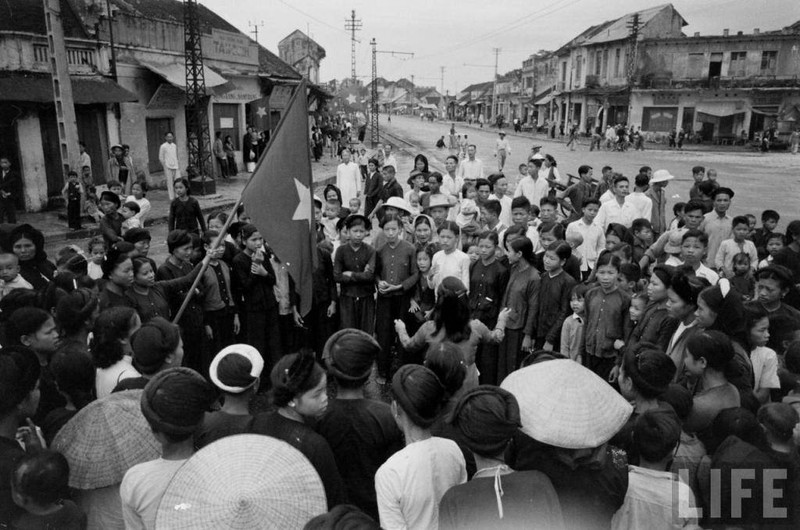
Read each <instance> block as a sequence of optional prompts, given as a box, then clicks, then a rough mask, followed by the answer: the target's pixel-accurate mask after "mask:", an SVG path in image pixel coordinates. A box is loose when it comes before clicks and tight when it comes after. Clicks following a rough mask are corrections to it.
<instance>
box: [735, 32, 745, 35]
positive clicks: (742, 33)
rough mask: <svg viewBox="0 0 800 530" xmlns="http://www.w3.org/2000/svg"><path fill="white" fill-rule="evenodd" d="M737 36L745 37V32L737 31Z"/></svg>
mask: <svg viewBox="0 0 800 530" xmlns="http://www.w3.org/2000/svg"><path fill="white" fill-rule="evenodd" d="M736 34H737V35H744V31H737V32H736Z"/></svg>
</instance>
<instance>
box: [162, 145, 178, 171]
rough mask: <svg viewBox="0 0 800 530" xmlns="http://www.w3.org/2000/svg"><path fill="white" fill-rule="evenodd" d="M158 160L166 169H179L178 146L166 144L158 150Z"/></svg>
mask: <svg viewBox="0 0 800 530" xmlns="http://www.w3.org/2000/svg"><path fill="white" fill-rule="evenodd" d="M158 160H159V161H160V162H161V165H162V166H164V169H178V146H177V145H176V144H175V143H174V142H173V143H169V142H164V143H163V144H161V147H160V148H159V150H158Z"/></svg>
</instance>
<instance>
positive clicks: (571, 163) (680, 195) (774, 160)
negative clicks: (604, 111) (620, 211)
mask: <svg viewBox="0 0 800 530" xmlns="http://www.w3.org/2000/svg"><path fill="white" fill-rule="evenodd" d="M381 127H382V130H386V131H388V132H389V133H391V134H396V135H398V136H400V137H402V138H405V139H406V140H408V141H411V142H413V143H415V144H416V145H418V146H422V147H421V151H422V152H423V153H424V154H425V155H426V156H428V158H429V159H430V160H431V163H432V164H434V165H436V166H437V167H443V166H444V160H445V159H446V158H447V155H448V154H449V153H448V151H447V149H441V150H440V149H436V148H435V147H434V144H435V143H436V140H437V139H438V138H439V137H440V136H442V135H445V136H446V135H447V134H449V129H450V123H449V122H433V123H430V122H427V121H425V122H422V121H420V120H419V118H414V117H403V116H393V117H392V122H391V123H387V122H386V120H385V118H384V117H383V116H381ZM456 133H458V134H462V135H463V134H467V135H469V140H470V141H471V143H474V144H475V145H476V146H477V147H478V155H477V156H478V158H480V159H482V160H483V161H484V165H485V167H486V168H487V169H489V170H494V169H495V168H496V164H497V163H496V161H495V158H494V156H493V154H494V144H495V140H496V139H497V129H488V128H485V129H482V130H481V129H477V128H470V127H467V126H465V125H463V124H459V123H456ZM509 142H510V143H511V151H512V156H511V157H510V158H509V160H508V161H507V162H506V168H505V173H506V174H509V175H516V174H517V173H518V171H517V167H518V166H519V164H520V163H522V162H523V161H525V159H526V157H527V155H528V154H529V153H530V148H531V146H532V145H534V144H538V145H542V146H543V147H542V151H541V152H542V153H549V154H551V155H553V156H554V157H555V158H556V160H557V161H558V167H559V171H560V172H561V173H562V174H563V173H572V174H575V175H577V173H578V166H580V165H581V164H589V165H591V166H592V167H594V168H595V175H599V174H600V168H602V167H603V166H605V165H609V166H611V167H613V168H614V170H615V171H619V172H621V173H622V174H624V175H627V176H629V177H633V176H635V175H636V174H637V173H638V170H639V168H640V167H641V166H644V165H648V166H650V167H652V168H653V169H654V170H657V169H668V170H669V171H670V172H671V173H672V174H673V175H675V177H676V179H675V180H674V181H672V182H671V183H670V185H669V187H668V188H667V196H668V197H670V199H669V204H668V210H667V211H668V215H671V206H672V204H674V203H675V202H677V201H686V200H687V199H688V195H689V188H690V187H691V185H692V184H691V182H692V171H691V168H692V167H693V166H696V165H702V166H705V167H706V168H707V169H709V168H713V169H716V170H717V173H718V175H719V177H718V180H719V181H720V182H721V183H722V184H723V185H726V186H730V187H731V188H732V189H733V190H734V191H735V192H736V194H737V195H736V197H735V198H734V200H733V204H732V207H731V213H733V214H734V215H738V214H745V213H752V214H754V215H756V217H757V218H760V214H761V211H762V210H764V209H767V208H771V209H776V210H777V211H778V212H780V213H781V214H782V215H783V220H782V222H781V225H780V226H781V227H785V226H786V223H787V222H788V221H789V220H792V219H800V208H798V202H799V201H800V155H795V156H793V155H791V154H789V153H768V154H761V153H740V152H713V151H683V152H677V151H666V150H648V151H644V152H641V151H628V152H625V153H620V152H614V151H611V152H608V151H591V152H590V151H589V148H588V142H587V145H582V146H579V147H578V149H577V150H576V151H570V150H569V149H567V148H566V147H565V145H564V144H563V143H561V142H554V141H551V140H549V139H545V138H544V137H542V136H539V137H536V138H534V139H531V138H525V137H518V136H514V135H510V136H509ZM398 180H401V179H398ZM403 180H404V179H403Z"/></svg>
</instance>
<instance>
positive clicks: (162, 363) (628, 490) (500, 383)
mask: <svg viewBox="0 0 800 530" xmlns="http://www.w3.org/2000/svg"><path fill="white" fill-rule="evenodd" d="M500 139H501V140H502V136H501V138H500ZM501 145H503V144H502V143H501V142H498V146H501ZM312 147H313V146H312ZM501 150H505V148H502V149H501V148H500V147H498V149H497V150H496V151H495V155H504V156H502V157H501V156H497V158H498V165H499V167H498V168H492V169H491V170H489V169H488V168H487V167H486V166H485V165H484V163H483V162H482V161H481V159H480V158H478V156H477V147H476V146H475V145H471V144H467V145H466V146H465V148H464V150H463V155H462V154H461V150H460V149H458V152H456V153H454V154H452V155H450V156H449V157H448V158H447V160H446V163H445V170H444V172H441V173H440V172H438V171H435V170H434V169H433V168H432V167H431V164H429V161H428V159H427V158H426V157H425V156H424V155H422V154H419V155H417V156H416V157H415V159H414V167H413V169H412V170H411V171H410V173H409V174H408V177H407V178H404V180H405V184H406V185H405V186H404V185H402V184H400V182H399V181H398V180H399V179H398V176H399V175H398V164H397V158H396V156H395V155H394V154H393V153H392V148H391V146H390V145H381V146H379V148H378V149H376V150H372V151H371V152H368V151H367V150H366V149H364V150H363V152H361V153H360V154H356V153H351V152H350V150H349V149H348V148H342V150H341V164H340V165H339V167H338V168H337V176H336V184H330V185H328V186H326V187H325V189H324V191H323V194H322V196H321V197H315V199H314V208H315V217H316V225H315V234H316V241H317V245H316V253H317V260H316V263H315V266H314V270H313V279H312V283H313V297H312V300H311V304H310V306H311V309H310V311H309V312H307V313H306V314H301V312H300V308H301V307H302V305H303V304H301V303H300V302H301V301H300V300H299V298H298V295H297V292H296V289H295V284H294V283H295V278H292V276H291V275H290V274H289V272H288V269H287V267H286V266H285V265H284V264H283V263H282V262H281V260H280V257H279V256H277V255H275V253H274V252H273V251H272V250H271V249H270V247H269V245H268V242H265V241H264V239H263V237H262V236H261V234H260V233H259V230H258V227H256V226H254V225H252V224H250V223H249V218H248V215H247V212H246V211H244V209H243V208H239V209H238V210H237V212H236V220H235V222H231V223H228V221H229V219H228V218H227V216H226V215H225V214H216V215H209V216H205V215H204V214H203V212H202V211H201V210H200V207H199V204H197V201H196V200H194V199H193V198H192V197H191V195H190V189H189V186H188V183H186V181H185V180H184V179H180V178H178V179H175V180H174V182H173V187H174V193H175V199H174V200H173V202H172V205H171V207H170V219H169V230H170V231H169V234H168V236H167V245H168V250H169V256H168V258H167V259H166V260H165V261H164V262H163V263H160V264H159V263H155V261H154V260H153V259H152V258H151V257H149V256H148V253H149V247H150V241H151V236H150V233H149V232H148V230H146V229H145V228H143V227H142V226H127V227H125V228H123V226H124V223H126V222H127V221H128V220H130V219H131V218H133V217H134V215H132V214H134V213H141V212H142V210H144V208H143V207H142V206H141V205H140V204H139V203H137V202H135V201H136V200H142V199H144V194H145V192H146V187H142V186H143V184H142V183H140V182H136V183H134V184H132V186H131V191H133V200H131V199H130V198H128V199H126V201H125V202H123V201H122V200H121V199H120V196H119V195H118V193H120V194H121V193H123V191H124V190H122V189H112V190H108V191H104V192H103V193H102V195H101V197H100V200H99V209H100V213H101V214H102V216H101V217H100V227H101V234H102V235H101V236H99V237H97V238H94V239H92V240H91V241H90V242H89V244H88V246H87V248H85V249H78V248H74V247H66V248H64V249H62V250H60V251H59V252H58V255H57V257H56V258H57V259H56V260H55V262H53V261H51V260H50V259H49V258H48V257H47V255H46V254H45V252H44V237H43V235H42V233H41V232H40V231H39V230H37V229H36V228H35V227H33V226H30V225H19V226H16V227H14V228H13V229H12V230H11V231H10V232H7V233H5V232H0V248H1V249H2V253H0V281H1V282H2V286H0V296H1V298H0V344H2V349H1V350H0V389H2V391H1V392H0V403H1V404H2V405H1V406H0V525H5V526H6V527H11V528H86V527H88V528H103V529H113V528H127V529H133V528H136V529H138V528H148V529H149V528H169V527H173V525H174V526H175V527H178V526H180V525H183V526H180V527H195V528H205V527H222V526H223V525H224V524H225V522H226V521H227V522H229V521H231V520H234V519H237V520H239V521H244V522H243V523H242V524H244V526H247V527H254V528H255V527H274V526H275V525H278V526H279V527H281V528H294V527H297V528H303V527H306V528H379V527H380V528H386V529H395V528H398V529H399V528H437V527H440V528H487V527H496V528H520V527H523V526H526V527H527V526H531V527H535V528H548V529H550V528H570V529H572V528H615V529H617V528H619V529H622V528H641V527H647V526H653V527H656V528H667V527H670V528H671V527H684V526H688V527H691V526H692V525H694V527H696V528H699V527H706V528H708V527H712V528H722V527H726V525H728V526H729V525H735V526H736V527H740V528H761V527H763V525H767V527H770V528H773V527H774V528H795V527H796V525H797V521H798V519H797V517H798V514H797V510H798V509H800V474H798V473H800V454H799V453H798V444H800V428H798V422H800V417H799V416H798V409H800V311H799V310H798V307H800V296H798V292H797V285H798V284H799V283H800V220H792V221H791V222H789V223H787V224H786V230H785V233H779V232H776V228H777V226H778V224H779V222H780V219H781V216H780V214H779V213H778V212H775V211H772V210H767V211H765V212H762V213H761V216H760V217H761V226H760V227H757V226H756V224H757V223H756V221H757V219H756V217H755V216H754V215H739V216H731V215H730V214H729V213H728V210H729V209H730V206H731V203H732V201H733V200H734V196H735V193H734V190H733V189H731V187H728V186H726V184H727V183H726V182H725V181H724V177H721V176H719V175H718V174H717V173H716V172H715V171H714V170H713V169H709V170H708V171H706V169H705V168H703V167H700V166H698V167H695V168H694V170H693V185H692V187H691V189H690V190H689V194H688V195H689V197H690V200H689V201H688V202H686V203H679V204H676V205H675V207H674V208H673V210H672V213H673V216H671V217H670V218H668V217H667V212H666V211H665V210H666V202H667V201H666V195H665V188H666V187H667V186H668V185H669V184H670V182H671V181H672V180H674V176H673V175H672V174H670V172H669V171H667V170H663V169H659V170H657V171H652V170H651V168H649V167H642V168H641V169H640V170H639V172H638V174H636V175H635V177H633V178H629V177H627V176H624V175H623V174H621V173H619V172H616V171H614V169H613V168H611V167H604V168H602V169H601V174H602V177H601V178H600V179H599V180H596V179H595V178H594V176H593V175H594V168H592V167H590V166H588V165H583V166H580V167H579V168H578V170H577V173H578V176H577V177H572V176H570V175H568V174H566V173H562V172H560V171H559V167H558V163H557V161H556V159H555V158H554V157H553V156H551V155H549V154H542V153H539V148H538V146H537V148H534V149H533V150H532V152H531V153H529V154H527V161H526V162H525V163H524V164H521V165H520V166H519V168H518V171H519V173H518V174H517V175H513V176H512V175H510V174H506V173H502V172H501V171H498V169H502V167H503V164H504V163H505V160H506V159H510V156H511V152H510V148H509V149H508V150H507V152H505V153H501V152H500V151H501ZM359 151H361V150H359ZM364 159H366V160H365V162H366V163H365V164H364V165H365V166H366V167H365V170H364V171H362V170H361V168H360V167H359V166H360V165H361V164H360V162H361V161H362V160H364ZM562 169H563V168H562ZM137 186H138V187H139V192H140V194H141V195H142V197H140V198H139V199H137V198H136V193H137V192H136V189H137ZM631 187H633V191H630V190H631ZM144 200H146V199H144ZM737 200H741V199H740V198H738V197H737ZM134 206H137V207H139V210H138V212H136V211H135V210H136V208H134ZM226 226H227V230H225V229H226ZM223 230H225V231H226V232H227V233H223ZM220 234H222V235H223V236H224V241H223V242H222V243H221V244H219V245H216V246H215V242H216V240H217V239H218V237H219V236H220ZM201 273H202V276H200V275H201ZM198 277H199V279H198ZM187 298H188V302H187ZM182 306H183V307H182ZM174 321H177V324H176V323H173V322H174ZM275 439H277V440H281V441H283V442H285V443H284V444H271V443H268V442H267V441H266V440H275ZM258 451H261V452H260V453H258V455H259V456H258V457H257V456H256V452H258ZM264 452H266V453H268V454H269V455H270V457H269V458H266V457H264V454H265V453H264ZM293 459H294V460H293ZM256 461H259V462H262V461H263V463H262V464H260V465H262V466H263V469H259V470H258V472H257V473H246V472H245V471H243V466H244V464H246V463H248V462H256ZM287 462H295V464H292V467H291V469H292V470H293V471H294V472H293V473H289V472H287V469H288V468H287V467H286V466H287V465H288V464H287ZM303 466H305V467H303ZM244 467H246V466H244ZM235 470H239V471H235ZM742 488H745V489H746V490H747V491H746V492H744V493H743V489H742ZM253 491H269V492H270V493H269V494H264V495H263V496H259V495H254V494H253V493H252V492H253ZM211 492H214V494H213V495H212V494H211ZM270 513H271V514H272V515H264V514H270ZM259 517H261V518H260V519H259ZM265 518H266V519H265ZM212 521H219V523H218V524H217V523H213V524H212ZM270 525H272V526H270Z"/></svg>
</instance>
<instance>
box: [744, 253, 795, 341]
mask: <svg viewBox="0 0 800 530" xmlns="http://www.w3.org/2000/svg"><path fill="white" fill-rule="evenodd" d="M793 291H794V293H795V294H796V291H797V289H796V288H795V286H794V282H793V280H792V271H790V270H789V269H787V268H786V267H784V266H782V265H770V266H768V267H765V268H763V269H761V270H759V271H758V272H756V291H755V294H756V295H755V298H756V301H757V303H758V304H760V305H761V307H763V308H764V310H765V311H766V312H767V313H768V314H769V341H768V342H767V346H769V347H770V348H772V349H773V350H775V351H776V352H782V351H784V349H785V348H784V345H783V344H781V342H782V339H785V338H788V337H789V336H790V335H791V334H792V333H793V332H794V331H796V330H798V329H800V311H798V310H797V309H795V308H794V307H792V306H790V305H789V304H787V303H786V298H787V295H790V294H792V292H793Z"/></svg>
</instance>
